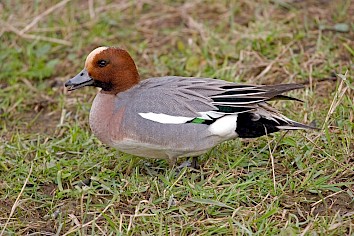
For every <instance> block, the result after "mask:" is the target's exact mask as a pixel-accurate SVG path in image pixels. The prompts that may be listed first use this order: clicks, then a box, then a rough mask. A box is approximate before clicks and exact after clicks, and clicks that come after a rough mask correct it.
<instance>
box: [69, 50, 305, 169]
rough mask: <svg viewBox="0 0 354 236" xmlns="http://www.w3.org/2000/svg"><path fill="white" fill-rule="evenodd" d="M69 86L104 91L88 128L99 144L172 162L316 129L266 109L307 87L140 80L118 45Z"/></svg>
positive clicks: (92, 59) (89, 62) (97, 56)
mask: <svg viewBox="0 0 354 236" xmlns="http://www.w3.org/2000/svg"><path fill="white" fill-rule="evenodd" d="M65 86H66V87H69V90H75V89H78V88H81V87H84V86H95V87H99V88H101V91H100V92H98V94H97V95H96V97H95V99H94V101H93V104H92V108H91V111H90V127H91V129H92V131H93V133H94V134H95V135H96V136H97V138H98V139H99V140H101V141H102V143H105V144H107V145H108V146H111V147H114V148H116V149H118V150H120V151H123V152H125V153H129V154H133V155H137V156H141V157H148V158H160V159H166V160H168V161H169V163H170V164H174V163H175V161H176V160H177V158H178V157H195V156H199V155H201V154H203V153H206V152H207V151H208V150H209V149H211V148H212V147H214V146H216V145H217V144H219V143H221V142H223V141H226V140H230V139H234V138H237V137H239V138H255V137H259V136H262V135H265V134H270V133H273V132H276V131H279V130H297V129H308V128H312V127H310V126H307V125H304V124H301V123H298V122H295V121H293V120H291V119H289V118H287V117H285V116H284V115H282V114H280V113H279V112H278V111H277V110H276V109H274V108H273V107H271V106H270V105H269V104H268V103H267V101H270V100H276V99H288V100H289V99H290V100H297V99H295V98H291V97H288V96H284V95H281V94H282V93H284V92H287V91H290V90H293V89H299V88H302V87H303V85H299V84H278V85H246V84H236V83H231V82H226V81H223V80H217V79H210V78H196V77H179V76H166V77H157V78H149V79H145V80H140V78H139V73H138V70H137V68H136V66H135V63H134V61H133V59H132V58H131V56H130V55H129V54H128V52H127V51H125V50H123V49H121V48H116V47H99V48H96V49H95V50H93V51H92V52H91V53H90V54H89V55H88V56H87V59H86V62H85V68H84V69H83V70H82V71H81V72H80V73H79V74H78V75H76V76H75V77H74V78H72V79H70V80H69V81H67V82H66V83H65Z"/></svg>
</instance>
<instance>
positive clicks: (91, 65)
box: [65, 47, 139, 94]
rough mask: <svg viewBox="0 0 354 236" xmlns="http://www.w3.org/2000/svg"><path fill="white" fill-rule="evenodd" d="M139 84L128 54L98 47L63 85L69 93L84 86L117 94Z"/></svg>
mask: <svg viewBox="0 0 354 236" xmlns="http://www.w3.org/2000/svg"><path fill="white" fill-rule="evenodd" d="M137 83H139V73H138V70H137V68H136V66H135V63H134V61H133V59H132V58H131V56H130V55H129V53H128V52H127V51H125V50H123V49H121V48H115V47H99V48H96V49H95V50H93V51H92V52H91V53H90V54H89V55H88V56H87V58H86V62H85V68H84V69H83V70H82V71H81V72H80V73H79V74H77V75H76V76H75V77H74V78H72V79H70V80H68V81H67V82H66V83H65V87H69V91H71V90H75V89H79V88H82V87H84V86H95V87H100V88H102V91H101V92H103V93H109V94H117V93H119V92H122V91H124V90H127V89H129V88H131V87H132V86H134V85H136V84H137Z"/></svg>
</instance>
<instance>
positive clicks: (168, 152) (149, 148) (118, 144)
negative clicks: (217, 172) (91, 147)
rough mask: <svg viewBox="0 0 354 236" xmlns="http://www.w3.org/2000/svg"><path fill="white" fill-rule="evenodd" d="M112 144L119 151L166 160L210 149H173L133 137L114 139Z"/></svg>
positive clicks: (195, 154)
mask: <svg viewBox="0 0 354 236" xmlns="http://www.w3.org/2000/svg"><path fill="white" fill-rule="evenodd" d="M111 146H112V147H114V148H116V149H118V150H119V151H122V152H125V153H128V154H132V155H135V156H140V157H147V158H154V159H166V160H171V159H175V158H177V157H191V156H199V155H202V154H204V153H205V152H207V151H208V149H206V150H198V151H186V150H184V149H180V150H178V149H171V148H168V147H166V146H161V145H155V144H150V143H141V142H137V141H135V140H132V139H124V140H121V141H113V142H112V143H111Z"/></svg>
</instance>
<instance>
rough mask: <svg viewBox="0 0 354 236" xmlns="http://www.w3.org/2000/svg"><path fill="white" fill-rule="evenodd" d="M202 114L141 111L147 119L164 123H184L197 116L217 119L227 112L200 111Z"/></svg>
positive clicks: (205, 118)
mask: <svg viewBox="0 0 354 236" xmlns="http://www.w3.org/2000/svg"><path fill="white" fill-rule="evenodd" d="M199 114H200V116H198V117H186V116H171V115H166V114H163V113H153V112H148V113H139V115H140V116H141V117H143V118H144V119H147V120H152V121H155V122H158V123H162V124H184V123H186V122H188V121H191V120H193V119H195V118H200V119H204V120H212V119H216V118H219V117H222V116H224V115H225V114H223V113H219V112H215V111H208V112H199Z"/></svg>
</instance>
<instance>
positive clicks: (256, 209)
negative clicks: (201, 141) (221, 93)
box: [0, 0, 354, 235]
mask: <svg viewBox="0 0 354 236" xmlns="http://www.w3.org/2000/svg"><path fill="white" fill-rule="evenodd" d="M0 11H1V12H2V13H1V17H0V37H1V44H0V59H1V64H0V71H1V73H0V88H1V89H0V116H1V119H0V125H1V126H0V127H1V130H0V139H1V142H0V234H1V235H25V234H26V235H40V234H43V235H89V234H90V235H212V234H221V235H353V234H354V224H353V222H354V181H353V180H354V178H353V177H354V169H353V162H354V154H353V150H354V146H353V140H354V133H353V131H354V113H353V107H354V104H353V103H354V100H353V97H354V93H353V90H352V89H353V76H352V72H353V69H354V68H353V58H354V54H353V52H354V44H353V40H352V39H353V37H354V25H353V22H354V18H353V15H354V14H353V12H354V5H353V3H351V1H346V0H338V1H326V0H324V1H320V2H319V1H312V0H309V1H282V0H277V1H271V0H269V1H260V0H259V1H253V2H252V1H246V0H240V1H226V0H222V1H198V0H196V1H187V2H185V3H184V2H183V1H177V2H174V1H168V0H161V1H158V2H155V1H145V0H144V1H128V0H122V1H91V0H88V1H69V0H63V1H55V3H54V1H27V2H25V3H23V2H22V1H19V0H14V1H6V0H5V1H2V2H1V3H0ZM100 45H114V46H121V47H124V48H126V49H128V51H129V52H130V53H131V54H132V56H133V57H134V59H135V61H136V63H137V65H138V68H139V71H140V73H141V76H142V78H148V77H151V76H164V75H181V76H205V77H218V78H220V79H224V80H228V81H235V82H246V83H256V84H273V83H294V82H298V83H305V84H307V87H306V89H304V90H302V91H296V92H294V94H293V95H294V96H296V97H298V98H300V99H302V100H304V101H305V102H304V103H303V104H297V103H291V102H281V103H277V104H275V105H276V106H277V107H278V108H279V109H280V110H282V111H283V112H284V113H285V114H286V115H288V116H289V117H291V118H293V119H295V120H298V121H301V122H304V123H310V122H313V121H315V122H316V123H317V125H318V127H321V128H322V129H321V130H320V131H308V132H288V133H278V134H275V135H272V136H268V137H261V138H258V139H254V140H234V141H230V142H225V143H223V144H220V145H219V146H217V147H216V148H214V149H212V150H211V151H210V152H209V153H208V154H206V155H203V156H202V157H200V163H201V165H202V166H201V169H200V170H198V171H192V170H190V169H184V170H182V172H181V173H179V174H176V173H175V171H174V170H173V169H170V168H169V167H168V164H167V163H166V162H164V161H161V160H148V159H143V158H138V157H133V156H129V155H127V154H123V153H118V152H117V151H115V150H113V149H109V148H107V147H106V146H104V145H102V144H101V143H100V142H99V141H98V140H97V139H96V138H95V137H94V136H93V135H92V134H91V132H90V129H89V127H88V112H89V109H90V104H91V102H92V100H93V98H94V96H95V93H96V92H97V91H95V89H92V88H85V89H82V90H80V91H78V92H75V93H68V92H67V91H66V90H65V89H64V88H63V83H64V82H65V81H66V80H67V79H68V78H70V77H71V76H73V75H75V74H76V73H78V72H79V71H80V70H81V68H82V66H83V63H84V59H85V57H86V55H87V54H88V53H89V52H90V51H91V50H92V49H94V48H95V47H97V46H100ZM334 74H341V75H340V76H339V77H338V79H337V80H334V79H333V75H334ZM344 75H345V76H344ZM343 78H345V80H343ZM321 80H322V82H319V81H321ZM180 161H183V160H180Z"/></svg>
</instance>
